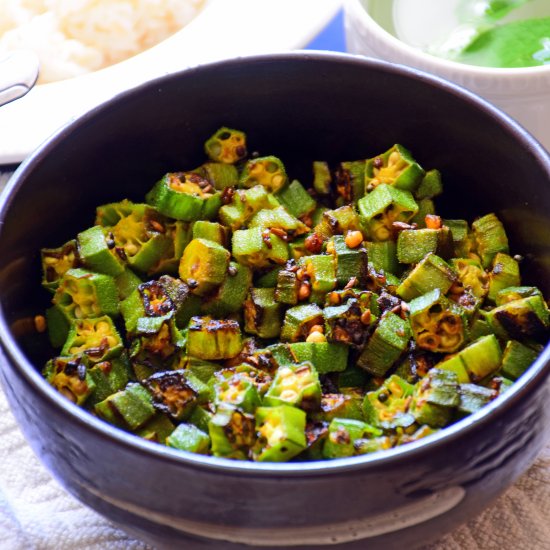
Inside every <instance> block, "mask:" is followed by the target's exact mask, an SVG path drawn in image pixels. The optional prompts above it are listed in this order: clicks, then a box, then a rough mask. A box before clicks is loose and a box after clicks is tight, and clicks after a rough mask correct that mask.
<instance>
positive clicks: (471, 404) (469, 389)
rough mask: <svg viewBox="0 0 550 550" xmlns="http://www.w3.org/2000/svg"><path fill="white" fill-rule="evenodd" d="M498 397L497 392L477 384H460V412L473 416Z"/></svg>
mask: <svg viewBox="0 0 550 550" xmlns="http://www.w3.org/2000/svg"><path fill="white" fill-rule="evenodd" d="M497 395H498V392H497V391H496V390H493V389H490V388H485V387H483V386H478V385H476V384H460V385H459V397H460V402H459V404H458V407H457V409H458V411H459V412H460V413H462V414H464V415H468V414H473V413H475V412H477V411H479V410H480V409H481V408H483V407H484V406H485V405H487V404H488V403H490V402H491V401H492V400H493V399H495V398H496V397H497Z"/></svg>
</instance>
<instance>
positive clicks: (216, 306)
mask: <svg viewBox="0 0 550 550" xmlns="http://www.w3.org/2000/svg"><path fill="white" fill-rule="evenodd" d="M251 285H252V270H251V269H250V268H249V267H248V266H246V265H241V264H239V263H237V262H229V267H228V268H227V276H226V277H225V279H224V280H223V282H222V284H221V285H220V286H219V287H218V289H217V290H216V291H215V293H214V294H213V295H212V296H210V297H209V298H208V299H207V300H206V301H205V302H203V304H202V311H203V312H204V313H206V314H208V315H212V316H214V317H224V316H225V315H229V314H231V313H236V312H237V311H239V310H240V309H241V308H242V307H243V303H244V301H245V299H246V296H247V295H248V291H249V289H250V287H251Z"/></svg>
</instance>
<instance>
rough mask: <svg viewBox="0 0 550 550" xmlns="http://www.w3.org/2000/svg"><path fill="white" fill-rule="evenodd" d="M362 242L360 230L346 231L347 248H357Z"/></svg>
mask: <svg viewBox="0 0 550 550" xmlns="http://www.w3.org/2000/svg"><path fill="white" fill-rule="evenodd" d="M362 242H363V233H361V231H348V234H347V235H346V238H345V243H346V245H347V246H348V247H349V248H357V247H358V246H359V245H360V244H361V243H362Z"/></svg>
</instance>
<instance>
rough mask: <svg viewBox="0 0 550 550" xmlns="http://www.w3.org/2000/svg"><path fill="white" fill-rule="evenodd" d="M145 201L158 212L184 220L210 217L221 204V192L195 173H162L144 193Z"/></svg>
mask: <svg viewBox="0 0 550 550" xmlns="http://www.w3.org/2000/svg"><path fill="white" fill-rule="evenodd" d="M145 200H146V201H147V204H150V205H152V206H154V207H155V208H156V209H157V210H158V211H159V212H160V213H161V214H164V215H165V216H168V217H170V218H174V219H176V220H181V221H184V222H190V221H195V220H200V219H207V220H211V219H213V218H215V217H216V215H217V214H218V210H219V209H220V207H221V205H222V202H221V193H219V192H217V191H216V190H215V189H214V188H213V187H212V185H211V184H210V182H209V181H208V180H207V179H205V178H203V177H202V176H200V175H199V174H196V173H194V172H170V173H168V174H165V175H164V176H163V177H162V178H161V179H160V180H159V181H158V182H157V183H156V184H155V185H154V187H153V188H152V189H151V191H149V193H147V195H146V196H145Z"/></svg>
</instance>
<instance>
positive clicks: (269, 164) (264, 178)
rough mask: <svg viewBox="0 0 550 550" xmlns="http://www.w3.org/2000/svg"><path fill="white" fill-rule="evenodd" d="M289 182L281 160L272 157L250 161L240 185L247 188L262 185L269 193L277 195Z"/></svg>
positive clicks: (244, 168) (242, 173)
mask: <svg viewBox="0 0 550 550" xmlns="http://www.w3.org/2000/svg"><path fill="white" fill-rule="evenodd" d="M287 182H288V178H287V175H286V170H285V167H284V164H283V163H282V161H281V159H279V158H277V157H274V156H273V155H270V156H267V157H258V158H254V159H250V160H248V161H247V162H246V164H245V165H244V167H243V170H242V172H241V177H240V181H239V184H240V185H241V186H242V187H247V188H250V187H254V186H255V185H262V186H263V187H265V188H266V190H267V191H268V192H269V193H277V191H279V190H280V189H282V188H283V187H284V185H285V184H286V183H287Z"/></svg>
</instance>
